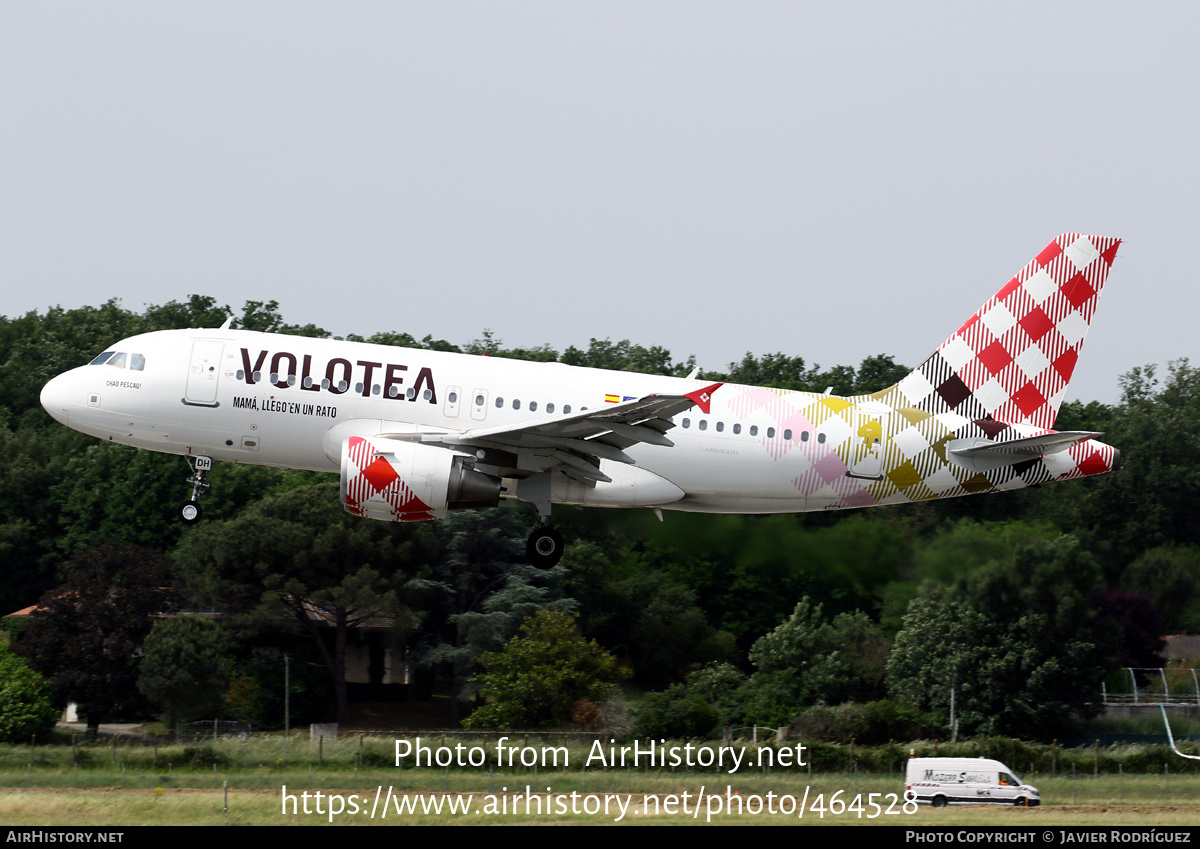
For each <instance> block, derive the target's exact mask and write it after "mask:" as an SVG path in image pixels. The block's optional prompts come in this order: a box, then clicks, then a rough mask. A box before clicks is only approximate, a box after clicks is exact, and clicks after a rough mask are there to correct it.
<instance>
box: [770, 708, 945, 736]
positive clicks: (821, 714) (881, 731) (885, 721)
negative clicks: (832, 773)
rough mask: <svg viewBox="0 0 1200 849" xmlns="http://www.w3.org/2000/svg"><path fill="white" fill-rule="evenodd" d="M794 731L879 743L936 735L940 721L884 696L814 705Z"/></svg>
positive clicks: (796, 723) (795, 726)
mask: <svg viewBox="0 0 1200 849" xmlns="http://www.w3.org/2000/svg"><path fill="white" fill-rule="evenodd" d="M792 730H793V731H795V732H796V733H797V734H798V735H799V736H800V737H801V738H802V739H808V740H834V741H837V742H841V743H851V742H853V743H859V744H862V745H867V746H877V745H881V744H883V743H887V742H888V741H891V740H913V739H919V738H922V737H933V736H935V735H936V733H937V722H936V719H935V718H934V717H932V716H930V715H928V714H924V713H921V712H920V711H918V710H916V709H914V708H912V707H910V706H907V705H901V704H897V703H896V702H892V701H889V700H887V699H880V700H879V701H874V702H867V703H866V704H863V703H861V702H844V703H843V704H840V705H834V706H830V705H814V706H813V707H810V708H806V709H805V710H802V711H801V712H800V714H799V715H798V716H797V717H796V718H795V720H794V721H793V722H792Z"/></svg>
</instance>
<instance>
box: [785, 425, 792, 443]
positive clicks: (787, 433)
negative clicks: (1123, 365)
mask: <svg viewBox="0 0 1200 849" xmlns="http://www.w3.org/2000/svg"><path fill="white" fill-rule="evenodd" d="M783 438H784V439H786V440H787V441H788V442H791V441H792V429H791V428H790V427H789V428H788V429H787V430H785V431H784V432H783Z"/></svg>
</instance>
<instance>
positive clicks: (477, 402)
mask: <svg viewBox="0 0 1200 849" xmlns="http://www.w3.org/2000/svg"><path fill="white" fill-rule="evenodd" d="M475 406H476V407H481V406H483V396H482V395H480V396H479V397H478V398H476V399H475ZM503 406H504V399H503V398H501V397H500V396H499V395H497V396H496V409H500V408H501V407H503Z"/></svg>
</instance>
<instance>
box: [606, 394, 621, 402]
mask: <svg viewBox="0 0 1200 849" xmlns="http://www.w3.org/2000/svg"><path fill="white" fill-rule="evenodd" d="M620 400H621V396H620V395H605V396H604V403H605V404H616V403H619V402H620Z"/></svg>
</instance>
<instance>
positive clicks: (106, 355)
mask: <svg viewBox="0 0 1200 849" xmlns="http://www.w3.org/2000/svg"><path fill="white" fill-rule="evenodd" d="M112 355H113V352H112V351H105V352H104V353H103V354H101V355H100V356H98V357H96V359H94V360H92V361H91V362H90V363H88V365H89V366H98V365H101V364H102V363H103V362H104V361H105V360H107V359H108V358H109V357H111V356H112Z"/></svg>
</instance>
